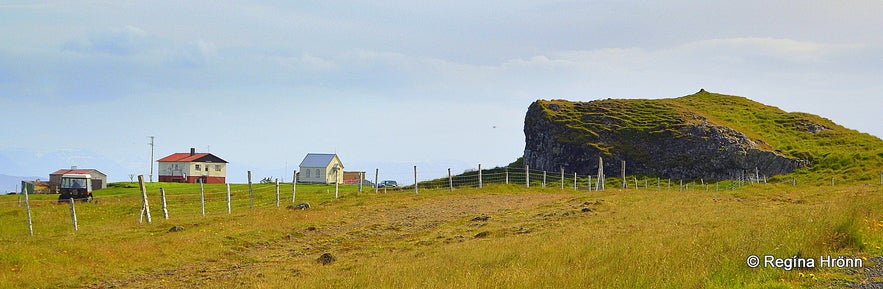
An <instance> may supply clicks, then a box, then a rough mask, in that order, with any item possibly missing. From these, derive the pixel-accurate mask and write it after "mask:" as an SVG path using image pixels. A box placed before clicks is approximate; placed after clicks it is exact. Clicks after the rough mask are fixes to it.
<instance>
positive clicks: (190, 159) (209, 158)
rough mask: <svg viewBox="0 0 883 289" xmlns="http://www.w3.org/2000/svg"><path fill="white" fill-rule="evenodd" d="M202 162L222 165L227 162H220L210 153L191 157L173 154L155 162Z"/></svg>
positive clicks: (188, 154) (219, 159)
mask: <svg viewBox="0 0 883 289" xmlns="http://www.w3.org/2000/svg"><path fill="white" fill-rule="evenodd" d="M203 161H210V162H223V163H226V162H227V161H225V160H222V159H221V158H219V157H217V156H215V155H213V154H210V153H195V154H192V155H191V154H190V153H174V154H171V155H169V156H167V157H164V158H161V159H159V160H157V162H182V163H186V162H203Z"/></svg>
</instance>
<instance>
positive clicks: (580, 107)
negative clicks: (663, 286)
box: [524, 90, 883, 182]
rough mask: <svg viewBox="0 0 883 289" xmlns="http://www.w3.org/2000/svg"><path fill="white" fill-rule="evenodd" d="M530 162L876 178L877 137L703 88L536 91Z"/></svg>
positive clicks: (724, 174)
mask: <svg viewBox="0 0 883 289" xmlns="http://www.w3.org/2000/svg"><path fill="white" fill-rule="evenodd" d="M524 132H525V151H524V162H525V163H526V164H528V165H530V166H531V167H532V168H537V169H544V170H557V169H559V168H560V167H564V168H565V169H566V170H568V171H576V172H579V173H582V174H592V173H595V172H596V171H597V168H598V157H599V156H600V157H603V158H604V160H605V166H604V167H605V171H606V174H607V175H608V176H610V175H618V173H619V170H620V168H619V166H620V160H625V161H626V163H627V168H626V170H627V172H628V174H630V175H631V174H641V175H652V176H660V177H670V178H695V179H698V178H705V179H735V178H742V177H748V176H755V175H760V176H761V177H763V176H775V175H780V174H786V173H792V172H793V175H792V176H794V177H796V178H799V179H801V180H804V179H806V180H816V181H820V180H822V179H827V180H828V181H829V182H830V179H831V175H836V178H837V179H839V180H840V181H870V180H876V179H877V177H878V172H879V171H880V170H883V141H881V140H880V139H879V138H877V137H875V136H872V135H870V134H866V133H860V132H858V131H855V130H851V129H847V128H845V127H843V126H840V125H838V124H836V123H834V122H832V121H831V120H828V119H825V118H822V117H819V116H816V115H811V114H806V113H788V112H785V111H783V110H781V109H779V108H776V107H773V106H768V105H764V104H761V103H758V102H755V101H752V100H749V99H747V98H744V97H739V96H730V95H723V94H716V93H710V92H707V91H705V90H702V91H700V92H698V93H696V94H692V95H687V96H683V97H679V98H672V99H660V100H642V99H634V100H623V99H607V100H597V101H591V102H571V101H565V100H539V101H536V102H534V103H533V104H531V106H530V107H529V109H528V112H527V115H526V117H525V127H524Z"/></svg>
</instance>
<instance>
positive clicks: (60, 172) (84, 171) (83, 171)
mask: <svg viewBox="0 0 883 289" xmlns="http://www.w3.org/2000/svg"><path fill="white" fill-rule="evenodd" d="M92 172H97V173H99V174H101V175H103V176H107V175H105V174H104V173H102V172H101V171H99V170H96V169H76V170H72V169H60V170H57V171H55V172H54V173H51V174H49V175H50V176H51V175H64V174H83V175H88V174H91V173H92Z"/></svg>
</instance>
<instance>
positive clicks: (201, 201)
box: [199, 181, 205, 217]
mask: <svg viewBox="0 0 883 289" xmlns="http://www.w3.org/2000/svg"><path fill="white" fill-rule="evenodd" d="M199 208H200V210H201V212H202V216H203V217H205V189H204V188H203V181H199Z"/></svg>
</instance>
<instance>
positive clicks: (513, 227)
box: [0, 184, 883, 288]
mask: <svg viewBox="0 0 883 289" xmlns="http://www.w3.org/2000/svg"><path fill="white" fill-rule="evenodd" d="M151 185H152V186H153V187H151V188H150V190H151V192H152V195H151V199H150V202H151V209H152V214H153V223H151V224H140V225H139V224H138V223H137V220H138V212H139V210H138V209H139V208H140V200H139V198H138V196H137V194H135V193H134V192H135V191H134V190H133V191H120V193H119V194H117V195H114V196H106V197H102V198H98V200H99V202H98V203H89V204H87V203H77V204H76V205H77V212H78V219H79V222H80V230H79V231H77V232H73V231H72V230H71V226H70V219H69V211H68V206H67V205H57V204H53V203H54V200H53V199H51V198H52V197H54V196H36V197H35V198H34V202H33V203H34V204H35V205H34V207H33V215H34V221H35V226H34V228H35V233H36V236H34V237H29V236H28V234H27V226H26V223H25V218H24V212H23V211H24V210H23V207H19V206H18V205H17V203H16V197H15V196H4V197H2V198H0V287H3V288H13V287H92V288H105V287H111V286H114V287H133V288H142V287H170V288H173V287H216V288H220V287H227V288H229V287H247V288H253V287H256V288H280V287H282V288H289V287H299V288H315V287H326V288H365V287H369V288H585V287H594V288H636V287H643V288H709V287H710V288H733V287H737V288H738V287H743V288H752V287H764V288H766V287H782V288H791V287H807V286H808V287H827V286H842V285H843V284H844V282H858V281H860V276H856V275H848V274H847V273H848V272H847V270H836V269H822V270H819V269H795V270H792V271H786V270H783V269H778V268H756V269H752V268H749V267H748V266H747V265H746V264H745V260H746V258H747V257H748V256H749V255H775V256H777V257H781V258H786V257H791V256H795V255H799V256H803V257H813V258H818V256H820V255H832V256H834V257H837V256H841V255H842V256H864V257H871V256H879V255H881V254H883V250H881V249H880V246H881V245H883V194H881V193H883V190H881V187H879V186H844V187H797V188H795V187H791V186H778V185H754V186H749V187H745V188H743V189H741V190H740V191H735V192H733V191H726V192H713V191H712V192H706V191H688V192H677V191H665V190H663V191H661V192H659V191H656V190H634V189H630V190H618V189H614V190H607V191H603V192H585V191H581V192H577V191H573V190H564V191H562V190H559V189H557V188H556V189H535V188H531V189H530V190H527V189H524V188H523V187H519V186H505V185H492V186H490V187H486V188H484V189H458V190H455V191H454V192H453V193H451V192H447V190H421V194H420V195H414V194H413V192H410V191H401V192H390V193H388V194H379V195H378V194H374V193H373V191H371V192H363V193H357V192H355V189H354V188H353V187H346V188H345V191H344V192H343V193H342V197H341V198H340V199H336V200H335V199H333V187H326V186H305V187H303V189H301V188H299V190H298V198H299V200H302V201H308V202H310V204H311V205H312V206H313V207H312V208H311V209H309V210H304V211H301V210H288V209H285V208H284V207H285V206H286V205H289V204H290V197H291V195H290V187H283V190H282V208H276V207H275V204H274V203H275V196H274V195H275V192H274V189H273V187H272V185H269V186H267V185H264V186H256V189H255V191H256V201H255V202H256V206H257V207H256V208H255V209H249V202H248V199H247V191H245V187H244V186H242V185H237V186H235V187H234V211H233V214H231V215H227V214H226V205H225V203H224V199H225V196H224V194H223V193H222V192H223V187H221V186H210V187H207V197H206V199H207V202H208V205H207V206H206V210H207V216H206V217H202V216H201V214H200V207H199V196H198V187H194V186H190V187H187V186H181V187H176V188H174V189H170V190H169V191H170V192H169V195H170V197H169V199H170V206H169V207H170V210H171V219H170V220H164V219H163V218H162V214H161V211H160V209H159V208H160V207H159V199H158V198H157V197H156V196H155V195H156V194H155V191H156V189H157V188H158V187H157V186H158V184H151ZM194 188H195V189H194ZM326 190H327V191H328V192H327V193H326ZM172 200H174V202H172ZM584 209H587V210H588V211H587V212H584ZM481 216H489V217H490V218H489V219H487V220H486V221H481V220H473V218H475V217H481ZM175 225H180V226H183V227H185V230H184V231H182V232H174V233H171V232H167V231H168V229H169V228H170V227H171V226H175ZM323 253H331V254H332V255H334V256H335V257H336V259H337V261H336V262H334V263H331V264H328V265H322V264H320V263H318V262H316V260H317V258H318V257H319V256H320V255H322V254H323ZM870 265H872V264H870V263H868V264H866V266H870ZM809 274H813V275H812V276H814V277H815V279H812V278H809V277H807V276H809Z"/></svg>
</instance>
